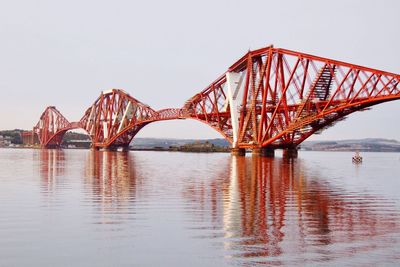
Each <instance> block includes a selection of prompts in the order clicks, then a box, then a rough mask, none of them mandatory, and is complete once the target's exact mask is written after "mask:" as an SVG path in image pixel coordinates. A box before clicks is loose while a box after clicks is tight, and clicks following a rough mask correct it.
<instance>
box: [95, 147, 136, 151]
mask: <svg viewBox="0 0 400 267" xmlns="http://www.w3.org/2000/svg"><path fill="white" fill-rule="evenodd" d="M95 149H96V148H95ZM97 150H101V151H118V152H127V151H129V146H109V147H103V148H100V149H99V148H97Z"/></svg>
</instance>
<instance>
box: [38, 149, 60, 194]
mask: <svg viewBox="0 0 400 267" xmlns="http://www.w3.org/2000/svg"><path fill="white" fill-rule="evenodd" d="M38 156H39V172H40V176H41V177H42V186H43V187H44V188H45V189H46V190H47V191H52V190H54V187H55V186H56V184H57V178H58V177H60V176H62V175H64V173H65V153H64V151H63V150H61V149H41V150H38Z"/></svg>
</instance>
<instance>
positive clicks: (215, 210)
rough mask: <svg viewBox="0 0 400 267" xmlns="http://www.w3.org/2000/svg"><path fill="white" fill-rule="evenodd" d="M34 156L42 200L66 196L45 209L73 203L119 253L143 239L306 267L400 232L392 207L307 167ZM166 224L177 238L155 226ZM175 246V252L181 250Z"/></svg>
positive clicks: (121, 155)
mask: <svg viewBox="0 0 400 267" xmlns="http://www.w3.org/2000/svg"><path fill="white" fill-rule="evenodd" d="M38 155H39V166H40V167H39V174H40V176H41V184H42V188H43V189H44V190H42V193H43V194H45V195H46V196H48V195H49V194H48V192H50V191H54V189H55V188H56V186H59V185H62V186H63V187H61V186H60V189H62V190H64V191H61V190H59V191H58V192H57V194H52V195H51V196H52V197H51V198H47V199H45V201H47V202H50V203H51V201H52V200H53V198H54V199H55V200H57V202H54V203H57V205H58V203H60V205H58V206H57V207H56V208H57V209H55V210H56V211H58V210H59V211H60V212H61V211H63V208H64V207H63V206H62V205H61V204H62V203H70V202H69V201H71V199H73V200H74V201H75V202H72V203H74V204H76V205H77V206H73V207H74V208H73V209H74V210H78V211H79V212H82V214H84V215H85V216H88V217H89V219H87V220H85V221H84V222H83V223H82V225H83V226H84V227H86V228H85V231H87V230H91V229H94V232H95V233H94V234H93V236H96V237H97V236H98V232H102V233H107V234H110V235H113V238H114V241H115V243H114V244H115V246H118V244H119V242H120V241H121V240H125V242H127V243H129V242H132V243H135V242H136V240H137V239H135V238H137V237H136V236H137V235H142V239H141V241H142V242H144V243H149V244H152V245H151V246H150V247H153V246H155V245H154V244H161V243H162V242H163V241H165V240H163V239H161V238H160V237H157V236H165V235H168V234H170V236H172V237H173V236H175V234H176V236H181V239H180V240H186V241H185V242H192V241H193V239H196V240H200V241H201V242H205V243H206V244H208V246H207V247H209V248H208V249H209V250H212V249H213V246H217V247H218V248H219V249H221V250H222V251H223V252H222V255H218V257H220V256H225V258H224V260H226V261H228V263H229V264H238V265H241V263H243V265H253V264H258V263H261V264H265V263H267V264H274V265H304V264H314V263H315V262H327V261H330V260H332V259H335V260H337V259H340V258H342V257H344V258H346V257H347V258H348V257H352V256H354V255H355V254H361V255H362V253H366V252H368V251H371V250H373V251H379V249H381V248H382V247H384V246H385V245H388V244H390V243H391V242H392V243H395V244H398V243H399V242H400V241H399V240H398V239H395V238H394V239H391V238H392V235H397V236H399V233H400V227H399V224H398V222H399V211H398V208H397V207H395V205H394V204H393V203H392V202H390V201H389V200H387V199H386V198H385V197H379V196H374V195H373V194H368V193H366V192H363V191H359V190H354V187H353V188H352V187H349V188H350V189H349V188H346V187H345V186H343V187H341V186H339V185H337V184H341V183H337V184H335V183H332V180H331V179H330V177H324V176H323V172H319V169H318V168H316V167H315V166H311V165H310V163H309V161H307V160H302V159H281V158H261V157H231V156H229V155H226V156H224V155H223V156H221V155H197V154H182V153H164V154H162V153H155V152H154V153H128V152H108V151H80V152H71V151H68V152H64V151H62V150H41V151H39V152H38ZM321 173H322V174H321ZM76 198H78V199H77V200H75V199H76ZM70 205H73V204H70ZM71 210H72V209H71ZM52 212H53V210H52ZM79 218H80V217H79ZM85 218H86V217H85ZM75 219H76V218H75ZM169 224H171V225H173V227H171V229H173V231H174V232H173V233H169V232H168V231H166V230H164V228H162V227H160V225H162V226H163V227H165V225H169ZM93 225H95V226H94V227H93ZM157 231H158V232H157ZM180 231H181V232H180ZM115 233H120V235H115ZM187 235H189V238H188V239H184V238H183V237H186V236H187ZM170 236H169V237H170ZM396 238H397V237H396ZM126 240H128V241H126ZM177 240H178V239H177ZM160 242H161V243H160ZM168 242H169V239H168ZM176 242H177V243H175V245H176V246H177V247H178V248H179V249H180V248H182V247H183V248H185V247H186V246H187V243H185V242H184V241H182V243H181V244H178V243H179V242H180V241H176ZM210 244H212V245H210ZM392 247H393V246H392ZM163 249H164V248H160V251H163ZM206 252H207V254H212V253H214V251H206ZM193 253H194V255H195V254H196V251H194V252H193ZM127 255H130V254H129V253H128V254H127ZM392 255H395V253H392ZM396 255H397V254H396ZM128 258H129V257H128ZM310 259H311V260H310ZM232 261H233V262H232ZM356 262H357V261H356Z"/></svg>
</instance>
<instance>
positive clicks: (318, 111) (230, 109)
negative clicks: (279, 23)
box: [184, 46, 400, 148]
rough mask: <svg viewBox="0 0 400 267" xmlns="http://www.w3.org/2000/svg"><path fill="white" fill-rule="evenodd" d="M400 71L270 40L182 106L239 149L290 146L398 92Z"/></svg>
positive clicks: (389, 98) (245, 56) (190, 115)
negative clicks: (280, 45)
mask: <svg viewBox="0 0 400 267" xmlns="http://www.w3.org/2000/svg"><path fill="white" fill-rule="evenodd" d="M399 81H400V76H399V75H397V74H394V73H389V72H385V71H379V70H375V69H371V68H367V67H362V66H358V65H354V64H349V63H345V62H341V61H336V60H332V59H327V58H322V57H317V56H312V55H308V54H305V53H299V52H294V51H290V50H286V49H280V48H274V47H273V46H269V47H266V48H262V49H259V50H255V51H249V52H248V53H247V54H246V55H244V56H243V57H242V58H241V59H239V60H238V61H237V62H236V63H234V64H233V65H232V66H231V67H230V68H229V69H228V70H227V71H226V72H225V73H224V74H223V75H221V76H220V77H219V78H218V79H217V80H216V81H214V82H213V83H212V84H211V85H209V86H208V87H207V88H206V89H204V90H203V91H201V92H200V93H198V94H196V95H195V96H194V97H192V98H190V99H189V100H188V101H187V102H186V104H185V106H184V110H185V112H186V113H187V114H189V116H188V117H191V118H195V119H198V120H201V121H203V122H205V123H207V124H209V125H210V126H212V127H213V128H215V129H216V130H218V131H219V132H221V133H222V134H223V135H224V136H225V137H226V138H227V139H228V140H229V141H230V142H231V143H232V144H233V147H240V148H260V147H271V148H292V147H296V146H297V145H299V144H300V143H301V142H303V141H304V140H305V139H306V138H308V137H309V136H310V135H312V134H314V133H317V132H320V131H322V130H323V129H325V128H327V127H330V126H332V125H333V124H334V123H335V122H337V121H339V120H341V119H344V118H345V117H346V116H347V115H349V114H351V113H352V112H355V111H359V110H364V109H366V108H368V107H370V106H373V105H376V104H379V103H382V102H387V101H391V100H395V99H399V98H400V90H399V86H398V85H399Z"/></svg>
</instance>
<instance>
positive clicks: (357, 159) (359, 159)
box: [352, 151, 363, 164]
mask: <svg viewBox="0 0 400 267" xmlns="http://www.w3.org/2000/svg"><path fill="white" fill-rule="evenodd" d="M362 160H363V158H362V157H361V156H360V153H359V152H358V151H357V152H356V154H355V155H354V156H353V158H352V161H353V163H355V164H360V163H362Z"/></svg>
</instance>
